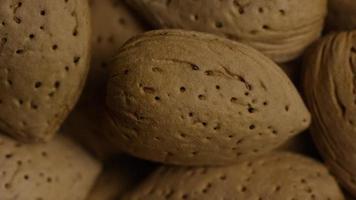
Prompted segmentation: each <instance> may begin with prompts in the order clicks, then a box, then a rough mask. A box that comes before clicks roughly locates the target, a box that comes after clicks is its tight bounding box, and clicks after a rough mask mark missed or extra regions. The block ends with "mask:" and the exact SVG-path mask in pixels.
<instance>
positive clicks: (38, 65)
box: [0, 0, 90, 141]
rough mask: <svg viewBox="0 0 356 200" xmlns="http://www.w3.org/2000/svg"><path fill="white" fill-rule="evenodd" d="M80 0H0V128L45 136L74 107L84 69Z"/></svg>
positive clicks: (84, 16)
mask: <svg viewBox="0 0 356 200" xmlns="http://www.w3.org/2000/svg"><path fill="white" fill-rule="evenodd" d="M88 14H89V8H88V5H87V1H86V0H71V1H50V0H46V1H36V0H27V1H12V0H4V1H2V2H1V4H0V80H1V83H0V93H1V95H0V129H2V130H3V131H5V132H6V133H7V134H11V135H12V136H15V137H17V138H18V139H21V140H23V141H43V140H48V139H50V138H51V137H52V136H53V135H54V133H55V132H56V130H57V129H58V128H59V126H60V124H61V123H62V122H63V120H64V119H65V118H66V116H67V115H68V113H69V112H70V110H71V109H72V107H73V106H74V104H75V102H76V101H77V98H78V97H79V94H80V91H81V89H82V86H83V84H84V80H85V77H86V74H87V71H88V68H89V67H88V54H89V40H90V39H89V33H90V24H89V20H88V18H89V15H88Z"/></svg>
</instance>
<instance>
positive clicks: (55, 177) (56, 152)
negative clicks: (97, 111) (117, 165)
mask: <svg viewBox="0 0 356 200" xmlns="http://www.w3.org/2000/svg"><path fill="white" fill-rule="evenodd" d="M99 172H100V164H99V163H98V162H97V161H96V160H94V159H93V158H92V157H90V156H89V155H88V154H87V153H86V152H85V151H83V150H82V149H81V148H80V147H79V146H78V145H77V144H75V143H73V142H72V141H71V140H70V139H69V138H67V137H63V136H56V137H55V138H54V139H53V140H52V141H51V142H49V143H45V144H20V143H18V142H16V141H14V140H13V139H11V138H9V137H7V136H4V135H0V199H1V200H14V199H31V200H40V199H42V200H46V199H48V200H49V199H56V200H84V199H85V198H86V195H87V194H88V192H89V191H90V188H91V187H92V185H93V184H94V181H95V179H96V177H97V176H98V174H99Z"/></svg>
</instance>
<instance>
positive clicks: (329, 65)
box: [303, 31, 356, 196]
mask: <svg viewBox="0 0 356 200" xmlns="http://www.w3.org/2000/svg"><path fill="white" fill-rule="evenodd" d="M304 65H305V70H306V71H305V74H304V79H303V85H304V92H305V97H306V100H307V104H308V106H309V108H310V110H311V113H312V115H313V125H312V130H311V133H312V136H313V138H314V141H315V143H316V145H317V147H318V148H319V151H320V153H321V154H322V156H323V157H324V159H325V161H326V163H327V164H328V165H329V167H330V170H331V171H332V172H333V173H334V174H335V176H336V177H337V179H338V180H339V181H340V183H342V184H343V185H344V186H345V187H346V188H347V189H348V190H349V192H351V193H352V194H353V195H354V196H355V195H356V172H355V170H354V169H355V167H356V158H355V157H354V156H353V155H354V154H355V153H356V144H355V136H356V129H355V127H356V126H355V124H356V115H355V113H356V106H355V105H356V96H355V93H356V88H355V87H356V76H355V69H356V32H355V31H353V32H341V33H335V34H331V35H328V36H326V37H325V38H323V39H322V40H321V41H319V42H318V43H317V44H316V45H314V46H313V48H312V49H311V50H310V51H309V52H308V53H306V58H305V63H304Z"/></svg>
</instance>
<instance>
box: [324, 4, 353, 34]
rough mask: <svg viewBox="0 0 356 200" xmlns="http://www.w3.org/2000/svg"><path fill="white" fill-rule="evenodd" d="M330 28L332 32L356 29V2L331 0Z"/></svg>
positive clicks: (328, 21) (328, 22) (328, 20)
mask: <svg viewBox="0 0 356 200" xmlns="http://www.w3.org/2000/svg"><path fill="white" fill-rule="evenodd" d="M328 4H329V13H328V18H327V25H328V28H329V29H331V30H352V29H355V28H356V1H354V0H329V1H328Z"/></svg>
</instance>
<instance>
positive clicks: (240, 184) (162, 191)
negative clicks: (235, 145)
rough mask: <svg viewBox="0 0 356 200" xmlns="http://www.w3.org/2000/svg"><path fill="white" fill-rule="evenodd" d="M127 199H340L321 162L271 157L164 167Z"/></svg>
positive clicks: (332, 180) (330, 177)
mask: <svg viewBox="0 0 356 200" xmlns="http://www.w3.org/2000/svg"><path fill="white" fill-rule="evenodd" d="M123 199H128V200H138V199H147V200H165V199H172V200H181V199H209V200H215V199H216V200H218V199H243V200H261V199H273V200H286V199H303V200H313V199H330V200H342V199H344V197H343V194H342V192H341V190H340V188H339V187H338V185H337V183H336V181H335V179H334V178H333V177H332V176H331V175H330V174H329V173H328V171H327V169H326V167H324V166H323V165H321V164H320V163H318V162H316V161H314V160H311V159H309V158H307V157H303V156H300V155H296V154H287V153H282V154H271V155H268V156H266V157H261V158H257V159H252V160H249V161H245V162H242V163H239V164H237V165H232V166H226V167H216V168H213V167H211V168H209V167H195V168H187V167H167V166H165V167H161V168H160V169H158V170H157V171H156V172H155V173H153V174H152V175H151V176H150V177H149V178H148V179H147V180H146V181H144V182H143V183H142V184H141V185H140V186H139V187H138V188H137V189H135V190H134V191H133V192H130V193H129V194H127V195H126V196H125V198H123Z"/></svg>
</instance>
